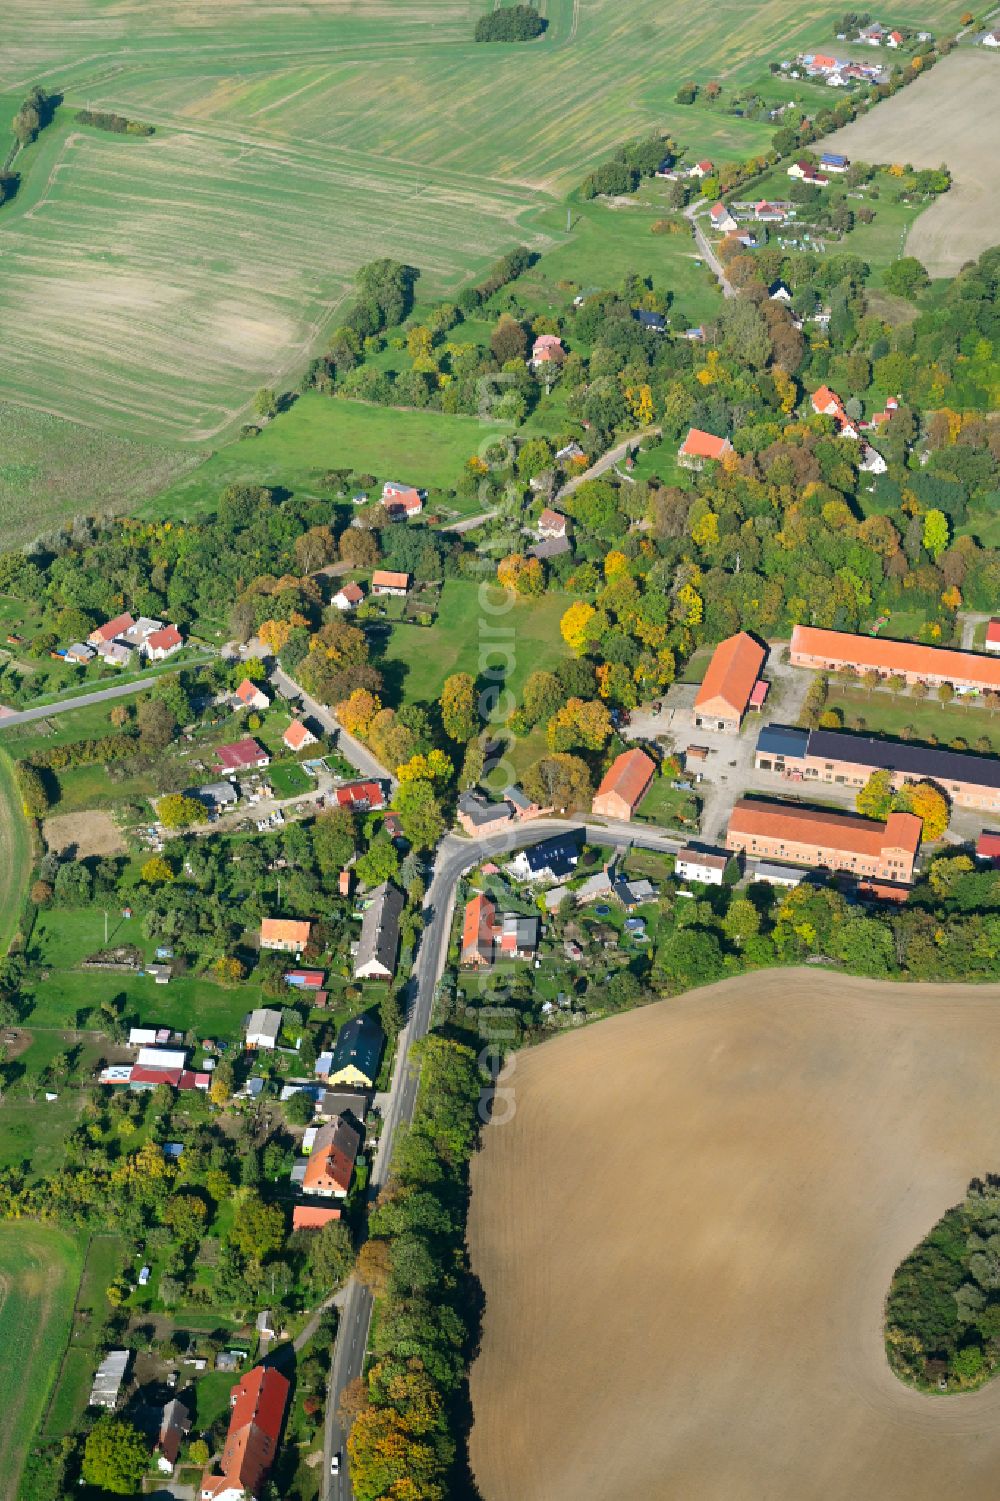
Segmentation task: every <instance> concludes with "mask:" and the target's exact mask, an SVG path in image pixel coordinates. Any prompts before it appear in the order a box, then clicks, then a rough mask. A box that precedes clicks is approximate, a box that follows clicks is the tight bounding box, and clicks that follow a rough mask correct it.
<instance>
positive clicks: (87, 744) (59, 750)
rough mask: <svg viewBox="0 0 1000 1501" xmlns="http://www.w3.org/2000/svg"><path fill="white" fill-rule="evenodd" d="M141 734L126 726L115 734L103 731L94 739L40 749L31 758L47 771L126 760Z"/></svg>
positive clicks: (33, 762)
mask: <svg viewBox="0 0 1000 1501" xmlns="http://www.w3.org/2000/svg"><path fill="white" fill-rule="evenodd" d="M137 748H138V746H137V737H136V735H135V733H134V732H130V730H129V729H128V728H127V727H126V728H123V729H121V730H119V731H118V733H117V734H115V735H100V736H98V737H95V738H94V739H91V740H68V741H67V742H66V743H65V744H64V745H53V746H51V747H50V749H49V750H42V751H36V752H35V754H34V755H33V756H32V757H31V762H32V764H33V765H34V766H36V767H44V768H45V769H46V770H47V771H64V770H65V769H66V767H68V766H93V764H94V763H95V761H124V760H125V759H126V758H127V757H128V756H134V755H135V753H136V750H137Z"/></svg>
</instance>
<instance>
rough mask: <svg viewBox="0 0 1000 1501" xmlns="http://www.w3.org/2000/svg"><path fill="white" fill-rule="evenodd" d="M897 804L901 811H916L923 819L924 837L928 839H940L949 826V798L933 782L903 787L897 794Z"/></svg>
mask: <svg viewBox="0 0 1000 1501" xmlns="http://www.w3.org/2000/svg"><path fill="white" fill-rule="evenodd" d="M895 806H896V808H897V809H898V810H899V811H900V812H903V813H915V814H916V816H917V817H918V818H920V819H922V820H923V825H924V829H923V838H924V839H926V840H928V841H933V840H935V839H940V838H941V836H942V834H943V833H944V831H945V829H947V827H948V819H949V816H950V810H949V808H948V800H947V798H946V797H945V796H944V794H943V793H942V792H939V791H938V789H937V788H936V787H935V786H934V784H933V782H918V783H917V784H916V786H909V787H901V788H900V790H899V792H898V793H897V794H896V800H895Z"/></svg>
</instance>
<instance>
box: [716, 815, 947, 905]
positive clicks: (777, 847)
mask: <svg viewBox="0 0 1000 1501" xmlns="http://www.w3.org/2000/svg"><path fill="white" fill-rule="evenodd" d="M922 827H923V825H922V823H921V820H920V819H919V818H917V817H916V815H915V814H913V813H890V814H889V817H888V818H887V819H886V821H885V823H879V822H877V821H876V820H875V819H871V818H861V817H859V816H858V814H856V813H828V812H821V811H818V810H816V809H813V808H806V807H803V806H802V805H800V804H797V803H769V802H765V801H764V800H763V799H759V798H753V797H744V798H740V800H739V802H738V803H737V804H736V806H735V807H734V809H733V811H732V813H731V814H730V817H729V828H728V829H727V830H726V849H728V850H731V851H732V852H733V853H734V854H743V855H750V856H752V857H754V858H755V859H758V860H780V861H784V862H785V863H787V864H790V865H808V866H811V867H813V868H814V869H819V868H823V869H827V870H831V871H845V872H847V873H848V874H850V875H853V876H858V877H860V878H862V879H865V878H867V879H868V880H874V881H885V882H889V883H892V884H894V885H903V886H908V885H910V884H911V882H912V880H913V863H914V861H915V860H916V857H917V850H918V849H919V848H920V833H921V829H922Z"/></svg>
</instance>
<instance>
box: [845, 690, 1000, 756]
mask: <svg viewBox="0 0 1000 1501" xmlns="http://www.w3.org/2000/svg"><path fill="white" fill-rule="evenodd" d="M828 707H829V708H836V709H842V710H843V713H844V723H845V726H846V728H847V729H858V728H860V724H859V721H860V720H864V728H865V729H866V730H867V731H868V732H869V733H870V734H874V735H895V736H897V737H898V738H902V735H903V731H904V730H905V729H906V728H907V727H908V726H909V727H911V728H912V731H913V734H912V736H911V738H912V739H915V740H925V741H926V740H929V739H930V737H931V736H934V737H936V739H937V741H938V743H939V744H941V745H945V746H946V745H949V744H950V743H951V741H952V740H954V739H956V738H957V737H959V736H961V738H962V739H963V740H966V741H968V743H969V745H970V747H972V748H973V749H975V746H976V741H977V740H978V739H979V738H980V737H981V736H982V737H984V738H985V739H986V740H988V741H989V743H990V751H991V753H992V754H993V755H997V754H1000V714H998V713H996V712H993V711H991V710H989V709H985V708H983V707H982V706H980V705H977V704H976V701H975V700H974V699H971V700H968V699H956V700H954V701H953V702H952V703H950V704H947V705H945V704H939V703H938V702H937V701H936V700H935V699H933V698H924V699H921V698H910V697H908V696H903V695H897V694H894V693H890V692H889V691H888V690H887V689H877V690H875V691H874V692H872V693H869V692H868V691H867V689H865V688H854V687H849V686H843V685H841V684H840V683H831V685H830V696H829V700H828Z"/></svg>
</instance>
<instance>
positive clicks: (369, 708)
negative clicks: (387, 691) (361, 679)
mask: <svg viewBox="0 0 1000 1501" xmlns="http://www.w3.org/2000/svg"><path fill="white" fill-rule="evenodd" d="M381 707H382V704H381V701H380V700H379V698H378V696H377V695H376V694H374V693H369V692H368V690H367V688H355V690H354V692H353V693H352V694H351V696H350V698H347V699H344V700H343V702H342V703H339V704H337V705H336V706H335V708H334V711H333V712H334V713H335V714H336V716H337V718H338V719H339V721H340V723H341V725H342V726H343V728H344V729H345V730H346V731H347V733H348V734H349V735H358V736H360V737H361V738H362V739H364V737H365V736H366V735H367V733H368V730H369V727H370V726H371V722H372V720H373V719H374V718H375V715H376V714H377V713H378V712H379V710H380V709H381Z"/></svg>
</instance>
